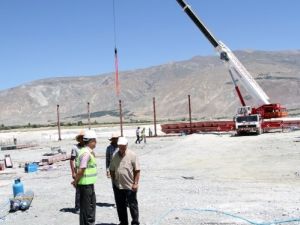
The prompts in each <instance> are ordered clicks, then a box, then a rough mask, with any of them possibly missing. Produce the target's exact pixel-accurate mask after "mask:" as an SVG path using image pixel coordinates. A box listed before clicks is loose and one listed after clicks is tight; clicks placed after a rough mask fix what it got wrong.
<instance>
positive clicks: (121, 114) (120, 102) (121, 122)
mask: <svg viewBox="0 0 300 225" xmlns="http://www.w3.org/2000/svg"><path fill="white" fill-rule="evenodd" d="M119 109H120V130H121V137H123V112H122V101H121V100H119Z"/></svg>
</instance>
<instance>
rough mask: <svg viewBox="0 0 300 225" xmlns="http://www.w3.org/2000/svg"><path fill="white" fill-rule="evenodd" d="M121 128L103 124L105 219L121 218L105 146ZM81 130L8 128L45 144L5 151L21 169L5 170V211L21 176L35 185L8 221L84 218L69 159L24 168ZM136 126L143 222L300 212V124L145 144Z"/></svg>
mask: <svg viewBox="0 0 300 225" xmlns="http://www.w3.org/2000/svg"><path fill="white" fill-rule="evenodd" d="M117 129H118V127H110V128H99V129H96V132H97V134H98V135H99V139H98V145H97V148H96V150H95V152H96V155H97V163H98V172H99V173H98V181H97V183H96V185H95V191H96V196H97V207H96V224H98V225H113V224H118V218H117V213H116V209H115V208H114V197H113V192H112V187H111V180H110V179H108V178H106V175H105V148H106V146H107V144H108V143H109V142H108V137H109V136H110V135H111V133H112V132H113V131H116V130H117ZM78 132H79V130H63V131H62V137H63V140H62V141H61V142H58V141H57V136H56V131H55V130H49V131H46V130H43V131H38V132H35V131H29V132H6V133H0V138H1V139H5V138H9V139H10V138H13V137H17V138H18V142H22V141H23V142H24V143H33V142H34V143H37V144H38V147H34V148H29V149H22V150H11V151H0V159H3V158H4V155H5V154H10V155H11V158H12V160H13V163H14V168H13V169H5V170H4V171H2V172H0V204H1V205H0V207H1V208H0V217H2V216H4V215H5V214H6V212H7V210H8V208H9V206H8V205H5V203H6V202H7V201H8V199H9V198H11V197H12V184H13V181H14V179H15V178H17V177H21V179H22V182H23V183H24V187H25V191H26V190H29V189H30V190H33V191H34V193H35V197H34V200H33V202H32V205H31V207H30V209H29V210H27V211H25V212H21V211H18V212H16V213H10V214H8V215H7V216H6V217H5V218H2V220H0V224H7V225H15V224H24V225H33V224H39V225H64V224H66V225H68V224H79V216H78V215H77V214H74V213H73V212H72V208H73V207H74V194H75V190H74V188H73V187H72V185H71V181H72V178H71V174H70V167H69V161H64V162H59V163H56V164H53V165H51V166H46V167H44V168H40V169H43V170H39V171H38V172H36V173H29V174H27V173H24V168H18V165H19V164H23V163H25V162H32V161H39V160H41V158H42V155H43V154H44V153H47V152H49V151H50V148H51V147H56V146H60V147H61V148H62V150H65V151H67V152H70V150H71V146H72V144H74V137H75V135H76V134H77V133H78ZM134 133H135V127H126V129H125V134H126V136H128V137H129V141H130V144H129V148H130V149H132V150H133V151H135V152H136V153H137V154H138V156H139V158H140V162H141V168H142V170H141V180H140V189H139V191H138V200H139V207H140V221H141V224H142V225H167V224H172V225H181V224H182V225H189V224H195V225H198V224H250V223H251V222H253V223H252V224H255V223H258V224H259V223H265V224H272V221H273V222H274V221H285V220H291V219H293V218H300V132H299V131H295V132H286V133H280V132H278V133H268V134H263V135H260V136H244V137H234V136H232V135H230V134H222V135H218V134H193V135H189V136H173V137H158V138H151V139H148V140H147V144H144V143H141V144H140V145H136V144H134V141H135V138H134ZM210 209H212V210H217V211H219V212H216V211H209V210H210ZM222 212H225V213H228V214H222ZM244 219H248V220H249V221H248V222H247V221H246V220H244ZM285 224H300V222H299V221H291V222H288V223H285Z"/></svg>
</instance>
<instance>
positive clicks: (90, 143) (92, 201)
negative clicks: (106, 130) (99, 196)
mask: <svg viewBox="0 0 300 225" xmlns="http://www.w3.org/2000/svg"><path fill="white" fill-rule="evenodd" d="M96 138H97V136H96V133H95V131H93V130H87V131H86V132H85V134H84V136H83V141H84V145H85V147H84V148H82V149H81V150H80V152H79V156H78V165H79V169H78V172H77V174H76V177H75V179H74V181H73V182H72V184H73V186H74V187H76V188H77V187H78V189H79V193H80V219H79V221H80V225H94V224H95V217H96V195H95V189H94V184H95V183H96V180H97V165H96V158H95V154H94V149H95V147H96V143H97V141H96Z"/></svg>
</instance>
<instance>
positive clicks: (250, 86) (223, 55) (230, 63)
mask: <svg viewBox="0 0 300 225" xmlns="http://www.w3.org/2000/svg"><path fill="white" fill-rule="evenodd" d="M177 2H178V4H179V5H180V6H181V7H182V9H183V11H184V12H185V13H186V14H187V15H188V16H189V17H190V19H191V20H192V21H193V22H194V23H195V25H196V26H197V27H198V28H199V30H200V31H201V32H202V33H203V35H204V36H205V37H206V38H207V40H208V41H209V42H210V43H211V45H212V46H213V47H214V48H215V50H216V51H217V53H218V54H219V57H220V59H221V61H222V62H223V63H224V65H225V66H226V68H227V69H228V71H229V75H230V77H231V80H232V83H233V85H234V87H235V91H236V93H237V96H238V98H239V100H240V102H241V105H242V106H241V107H240V108H239V109H238V111H239V112H238V113H237V114H236V115H235V116H234V121H235V126H236V129H237V134H242V133H249V132H256V133H257V134H261V133H262V128H261V123H262V120H263V119H271V118H281V117H286V116H287V115H288V113H287V110H286V108H284V107H283V106H282V105H281V104H279V103H270V98H269V97H268V95H267V94H266V93H265V92H264V91H263V89H262V88H261V87H260V86H259V84H258V83H257V82H256V81H255V79H254V78H253V77H252V76H251V75H250V73H249V72H248V70H247V69H246V68H245V67H244V65H243V64H242V63H241V62H240V61H239V60H238V58H237V57H236V56H235V55H234V53H233V52H232V51H231V50H230V49H229V48H228V47H227V46H226V45H225V44H224V43H223V42H221V41H218V40H217V39H216V38H215V37H214V36H213V34H212V33H211V32H210V31H209V30H208V29H207V27H206V26H205V25H204V23H203V22H202V20H201V19H200V18H199V17H198V16H197V15H196V14H195V13H194V12H193V10H192V9H191V7H190V6H189V5H188V4H187V3H186V1H185V0H177ZM240 85H241V86H242V87H243V88H244V90H245V91H246V92H247V94H249V95H251V96H252V98H253V99H254V101H255V102H256V105H255V106H249V105H247V104H246V102H245V99H244V97H243V94H242V92H241V90H240V88H239V86H240ZM241 111H242V112H244V113H240V112H241ZM245 112H246V113H245Z"/></svg>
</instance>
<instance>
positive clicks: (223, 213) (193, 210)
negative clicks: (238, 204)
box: [153, 208, 300, 225]
mask: <svg viewBox="0 0 300 225" xmlns="http://www.w3.org/2000/svg"><path fill="white" fill-rule="evenodd" d="M175 211H190V212H196V213H204V212H209V213H216V214H221V215H224V216H227V217H231V218H234V219H238V220H241V221H244V222H246V223H248V224H252V225H277V224H286V223H292V222H298V223H300V218H290V219H287V220H274V221H272V222H263V223H259V222H255V221H251V220H249V219H246V218H244V217H241V216H238V215H234V214H231V213H227V212H222V211H219V210H215V209H196V208H192V209H190V208H182V209H170V210H169V211H167V212H166V213H165V214H163V215H162V216H161V217H159V218H158V219H157V220H156V222H155V223H154V224H153V225H160V224H161V223H162V221H163V220H164V219H165V218H166V217H167V216H168V215H169V214H171V213H172V212H175Z"/></svg>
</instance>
